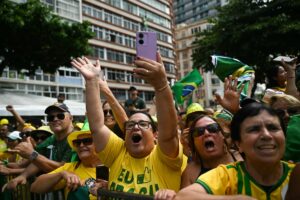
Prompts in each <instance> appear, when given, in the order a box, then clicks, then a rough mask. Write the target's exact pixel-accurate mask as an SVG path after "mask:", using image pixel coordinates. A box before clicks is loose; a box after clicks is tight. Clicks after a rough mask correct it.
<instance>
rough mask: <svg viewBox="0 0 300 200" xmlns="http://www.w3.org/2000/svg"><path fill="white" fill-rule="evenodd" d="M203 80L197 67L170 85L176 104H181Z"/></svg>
mask: <svg viewBox="0 0 300 200" xmlns="http://www.w3.org/2000/svg"><path fill="white" fill-rule="evenodd" d="M202 82H203V78H202V76H201V74H200V73H199V71H198V69H194V70H193V71H191V72H190V73H189V74H187V75H186V76H185V77H183V78H182V79H181V80H179V81H178V82H176V83H175V84H174V85H173V86H172V91H173V94H174V98H175V101H176V103H177V104H179V105H182V104H183V102H184V101H185V100H186V98H187V97H188V96H189V95H190V94H192V92H193V91H194V90H195V89H196V88H197V87H198V86H199V84H200V83H202Z"/></svg>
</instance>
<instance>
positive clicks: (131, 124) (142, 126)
mask: <svg viewBox="0 0 300 200" xmlns="http://www.w3.org/2000/svg"><path fill="white" fill-rule="evenodd" d="M136 124H137V125H138V127H139V128H140V129H148V128H149V125H150V124H151V122H148V121H143V120H141V121H138V122H135V121H127V122H125V129H126V130H132V129H133V128H134V127H135V125H136Z"/></svg>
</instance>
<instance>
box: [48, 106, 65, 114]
mask: <svg viewBox="0 0 300 200" xmlns="http://www.w3.org/2000/svg"><path fill="white" fill-rule="evenodd" d="M59 113H65V112H64V111H62V110H60V109H58V108H54V109H52V110H50V111H49V115H55V114H59ZM66 113H67V112H66Z"/></svg>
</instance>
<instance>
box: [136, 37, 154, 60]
mask: <svg viewBox="0 0 300 200" xmlns="http://www.w3.org/2000/svg"><path fill="white" fill-rule="evenodd" d="M156 51H157V38H156V33H155V32H148V31H141V32H137V33H136V55H137V56H138V57H144V58H148V59H151V60H154V61H156Z"/></svg>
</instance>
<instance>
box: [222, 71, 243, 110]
mask: <svg viewBox="0 0 300 200" xmlns="http://www.w3.org/2000/svg"><path fill="white" fill-rule="evenodd" d="M232 81H234V82H233V84H232ZM237 82H238V80H237V79H232V76H231V75H230V76H229V78H225V81H224V97H223V98H222V97H221V96H220V95H219V94H216V101H217V102H218V103H219V104H220V105H221V106H222V107H223V108H225V109H227V110H228V111H230V112H231V113H236V112H237V111H238V110H239V108H240V95H241V92H242V90H243V89H244V85H242V86H241V87H240V89H237Z"/></svg>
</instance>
